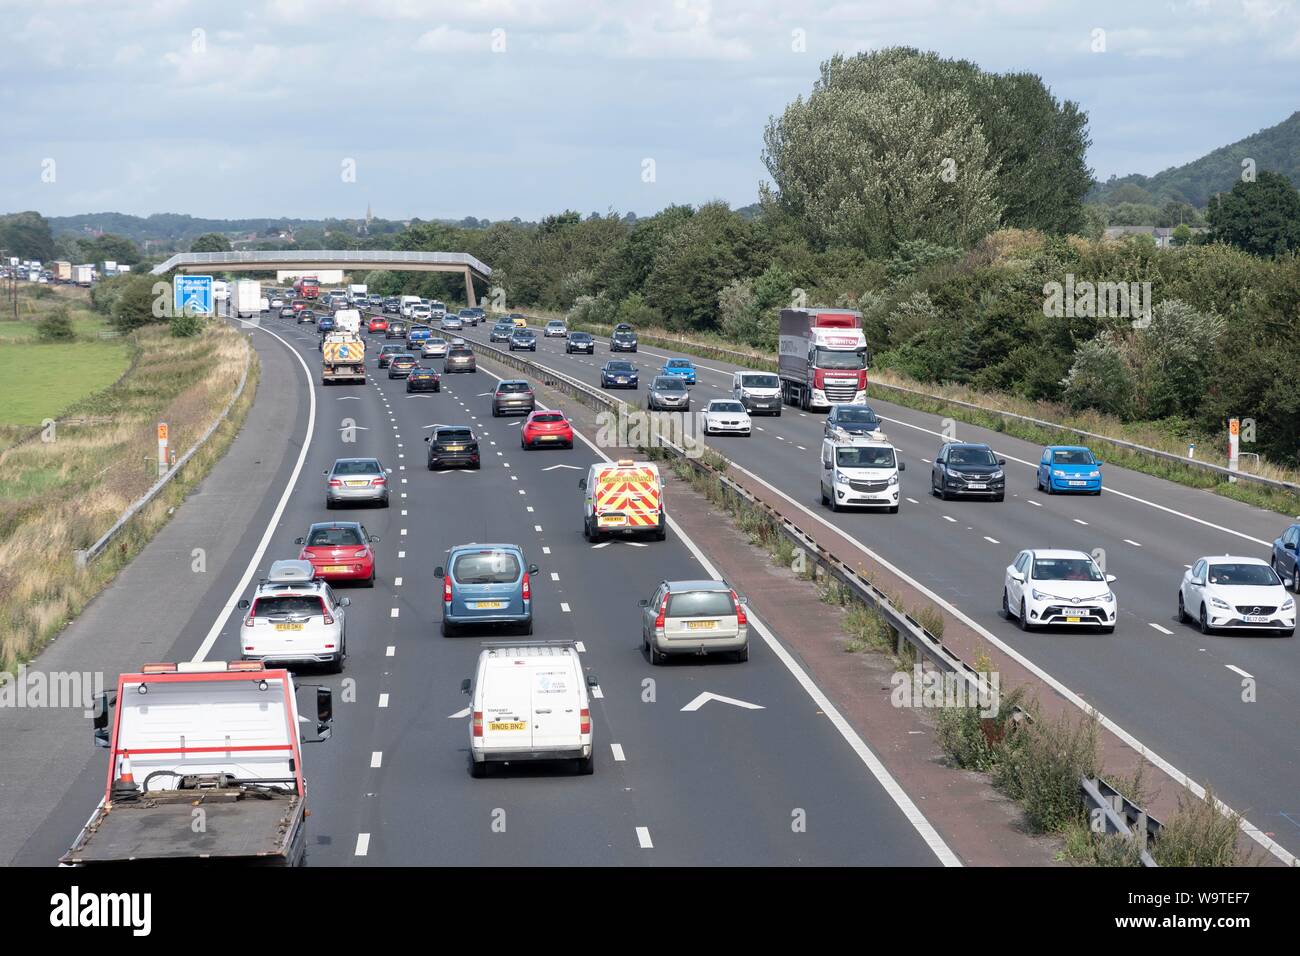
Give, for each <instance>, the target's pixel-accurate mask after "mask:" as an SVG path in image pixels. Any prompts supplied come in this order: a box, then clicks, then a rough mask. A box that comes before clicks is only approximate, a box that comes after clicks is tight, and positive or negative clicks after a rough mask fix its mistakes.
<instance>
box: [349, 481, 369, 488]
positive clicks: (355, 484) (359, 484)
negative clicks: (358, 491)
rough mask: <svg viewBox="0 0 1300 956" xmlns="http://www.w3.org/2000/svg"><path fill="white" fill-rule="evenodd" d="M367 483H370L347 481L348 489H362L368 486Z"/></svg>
mask: <svg viewBox="0 0 1300 956" xmlns="http://www.w3.org/2000/svg"><path fill="white" fill-rule="evenodd" d="M369 483H370V482H368V481H349V482H348V487H349V488H364V487H365V486H366V485H368V484H369Z"/></svg>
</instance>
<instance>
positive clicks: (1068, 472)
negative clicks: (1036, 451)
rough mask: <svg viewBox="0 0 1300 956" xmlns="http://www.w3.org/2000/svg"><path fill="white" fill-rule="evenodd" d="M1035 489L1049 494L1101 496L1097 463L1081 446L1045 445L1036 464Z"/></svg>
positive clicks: (1099, 465) (1098, 464)
mask: <svg viewBox="0 0 1300 956" xmlns="http://www.w3.org/2000/svg"><path fill="white" fill-rule="evenodd" d="M1038 487H1039V489H1040V490H1042V491H1046V492H1047V493H1048V494H1049V495H1051V494H1056V493H1057V492H1059V491H1079V492H1085V493H1087V494H1090V495H1099V494H1101V462H1099V461H1098V460H1097V459H1096V458H1095V457H1094V456H1093V454H1092V452H1091V451H1090V450H1089V449H1087V448H1085V447H1084V446H1082V445H1048V446H1047V447H1046V448H1044V449H1043V457H1042V458H1040V459H1039V461H1038Z"/></svg>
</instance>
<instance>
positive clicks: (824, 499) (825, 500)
mask: <svg viewBox="0 0 1300 956" xmlns="http://www.w3.org/2000/svg"><path fill="white" fill-rule="evenodd" d="M830 504H831V499H830V498H827V497H826V492H825V491H823V492H822V507H823V508H829V507H830Z"/></svg>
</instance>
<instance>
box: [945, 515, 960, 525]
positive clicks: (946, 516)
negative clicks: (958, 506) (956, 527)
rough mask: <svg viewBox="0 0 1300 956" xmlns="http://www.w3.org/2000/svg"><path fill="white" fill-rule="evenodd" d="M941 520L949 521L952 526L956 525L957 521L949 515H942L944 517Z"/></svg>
mask: <svg viewBox="0 0 1300 956" xmlns="http://www.w3.org/2000/svg"><path fill="white" fill-rule="evenodd" d="M943 520H944V521H951V522H952V523H953V524H956V523H957V519H956V518H953V517H950V516H949V515H944V516H943Z"/></svg>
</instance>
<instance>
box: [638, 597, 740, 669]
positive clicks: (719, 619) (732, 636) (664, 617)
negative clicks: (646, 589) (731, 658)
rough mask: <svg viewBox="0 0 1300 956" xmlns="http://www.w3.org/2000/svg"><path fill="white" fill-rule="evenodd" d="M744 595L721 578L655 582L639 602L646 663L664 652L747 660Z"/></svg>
mask: <svg viewBox="0 0 1300 956" xmlns="http://www.w3.org/2000/svg"><path fill="white" fill-rule="evenodd" d="M745 603H746V601H745V599H744V598H742V597H739V596H737V594H736V592H735V591H733V590H732V589H731V585H729V584H727V583H726V582H725V581H661V582H660V583H659V587H658V588H656V589H655V593H654V595H653V596H652V597H651V598H650V599H649V600H648V601H647V600H642V601H641V602H640V604H641V644H642V646H643V647H645V649H646V654H647V655H648V656H649V658H650V663H651V664H662V663H664V659H665V658H666V657H667V656H668V655H670V654H694V655H696V656H701V657H702V656H704V655H707V654H725V653H730V654H734V655H735V658H736V660H738V661H747V660H749V617H748V615H747V614H746V613H745Z"/></svg>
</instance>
